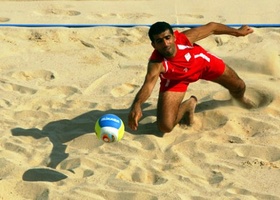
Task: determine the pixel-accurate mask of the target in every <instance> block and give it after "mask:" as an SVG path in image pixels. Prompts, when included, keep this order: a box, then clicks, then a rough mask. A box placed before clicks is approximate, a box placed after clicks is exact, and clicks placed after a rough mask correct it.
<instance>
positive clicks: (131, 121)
mask: <svg viewBox="0 0 280 200" xmlns="http://www.w3.org/2000/svg"><path fill="white" fill-rule="evenodd" d="M162 70H163V66H162V63H154V62H149V64H148V70H147V74H146V77H145V81H144V83H143V85H142V87H141V89H140V90H139V91H138V93H137V95H136V97H135V99H134V101H133V103H132V106H131V110H130V112H129V115H128V126H129V127H130V128H131V129H132V130H137V128H138V122H139V120H140V118H141V117H142V109H141V105H142V104H143V103H144V102H145V101H146V100H147V99H148V98H149V97H150V95H151V93H152V91H153V89H154V86H155V84H156V82H157V80H158V77H159V74H160V73H161V72H162Z"/></svg>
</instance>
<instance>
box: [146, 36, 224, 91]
mask: <svg viewBox="0 0 280 200" xmlns="http://www.w3.org/2000/svg"><path fill="white" fill-rule="evenodd" d="M174 35H175V37H176V41H175V44H176V48H177V53H176V55H175V56H174V57H172V58H165V57H163V56H162V55H161V54H160V53H159V52H158V51H157V50H154V51H153V53H152V55H151V57H150V60H159V61H162V64H163V66H164V68H165V72H164V73H161V75H160V78H161V89H160V91H167V90H169V91H186V90H187V86H188V84H189V83H191V82H195V81H197V80H199V79H206V80H213V79H215V78H217V77H219V76H220V75H221V74H222V73H223V71H224V68H225V64H224V62H223V61H222V60H221V59H219V58H217V57H216V56H214V55H212V54H210V53H208V52H207V51H206V50H205V49H203V48H202V47H201V46H199V45H197V44H194V45H192V44H191V43H190V41H189V40H188V38H187V37H186V36H185V34H183V33H179V32H178V31H175V32H174ZM178 84H179V85H178Z"/></svg>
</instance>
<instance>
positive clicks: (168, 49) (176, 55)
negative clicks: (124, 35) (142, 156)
mask: <svg viewBox="0 0 280 200" xmlns="http://www.w3.org/2000/svg"><path fill="white" fill-rule="evenodd" d="M252 32H253V29H252V28H250V27H249V26H246V25H245V26H242V27H240V28H239V29H235V28H231V27H229V26H226V25H223V24H220V23H215V22H210V23H208V24H206V25H203V26H200V27H196V28H192V29H188V30H186V31H183V32H178V31H174V32H173V30H172V27H171V26H170V24H168V23H166V22H156V23H155V24H153V25H152V26H151V27H150V29H149V38H150V40H151V45H152V46H153V47H154V51H153V53H152V55H151V57H150V59H149V62H148V69H147V74H146V77H145V80H144V83H143V85H142V87H141V89H140V90H139V92H138V93H137V95H136V97H135V99H134V101H133V103H132V106H131V110H130V113H129V116H128V125H129V127H130V128H131V129H132V130H137V127H138V122H139V120H140V118H141V117H142V109H141V105H142V104H143V103H144V102H145V101H146V100H147V99H148V98H149V96H150V94H151V93H152V90H153V88H154V86H155V84H156V82H157V80H158V77H160V80H161V82H160V92H159V98H158V105H157V125H158V128H159V130H160V131H161V132H163V133H166V132H170V131H172V129H173V128H174V127H175V126H176V124H178V123H179V122H180V120H181V119H182V118H183V117H184V119H186V120H187V121H188V122H187V125H191V124H192V123H193V115H194V110H195V107H196V104H197V99H196V97H194V96H191V97H190V98H189V99H188V100H186V101H183V98H184V96H185V93H186V91H187V88H188V85H189V83H192V82H195V81H197V80H199V79H204V80H209V81H213V82H216V83H219V84H220V85H222V86H224V87H225V88H227V89H228V90H229V92H230V94H231V96H232V97H233V98H234V99H236V100H237V101H239V102H240V103H241V104H242V105H243V106H245V107H247V108H251V107H253V106H254V105H253V103H252V102H251V101H250V100H249V99H247V98H245V97H244V93H245V88H246V85H245V83H244V81H243V80H242V79H241V78H239V77H238V75H237V74H236V73H235V71H234V70H233V69H231V68H230V67H229V66H227V65H226V64H225V63H224V62H223V61H222V60H221V59H220V58H218V57H216V56H214V55H212V54H210V53H209V52H207V51H206V50H204V49H203V48H202V47H201V46H199V45H197V44H195V42H197V41H199V40H201V39H203V38H206V37H207V36H209V35H211V34H215V35H219V34H227V35H232V36H236V37H238V36H246V35H248V34H250V33H252ZM182 101H183V102H182Z"/></svg>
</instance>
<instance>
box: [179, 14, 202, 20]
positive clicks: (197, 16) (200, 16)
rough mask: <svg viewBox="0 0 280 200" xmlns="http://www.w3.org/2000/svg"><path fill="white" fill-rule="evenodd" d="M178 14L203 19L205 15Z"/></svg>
mask: <svg viewBox="0 0 280 200" xmlns="http://www.w3.org/2000/svg"><path fill="white" fill-rule="evenodd" d="M178 16H182V17H191V18H196V19H203V18H204V16H203V15H199V14H178Z"/></svg>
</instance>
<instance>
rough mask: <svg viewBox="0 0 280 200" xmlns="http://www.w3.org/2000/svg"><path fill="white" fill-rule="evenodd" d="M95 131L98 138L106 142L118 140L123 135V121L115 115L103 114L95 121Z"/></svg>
mask: <svg viewBox="0 0 280 200" xmlns="http://www.w3.org/2000/svg"><path fill="white" fill-rule="evenodd" d="M95 133H96V136H97V138H98V139H100V140H103V141H104V142H107V143H110V142H115V141H120V140H121V139H122V138H123V135H124V124H123V121H122V120H121V118H119V117H118V116H117V115H114V114H105V115H103V116H101V117H100V118H99V119H98V120H97V122H96V123H95Z"/></svg>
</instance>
